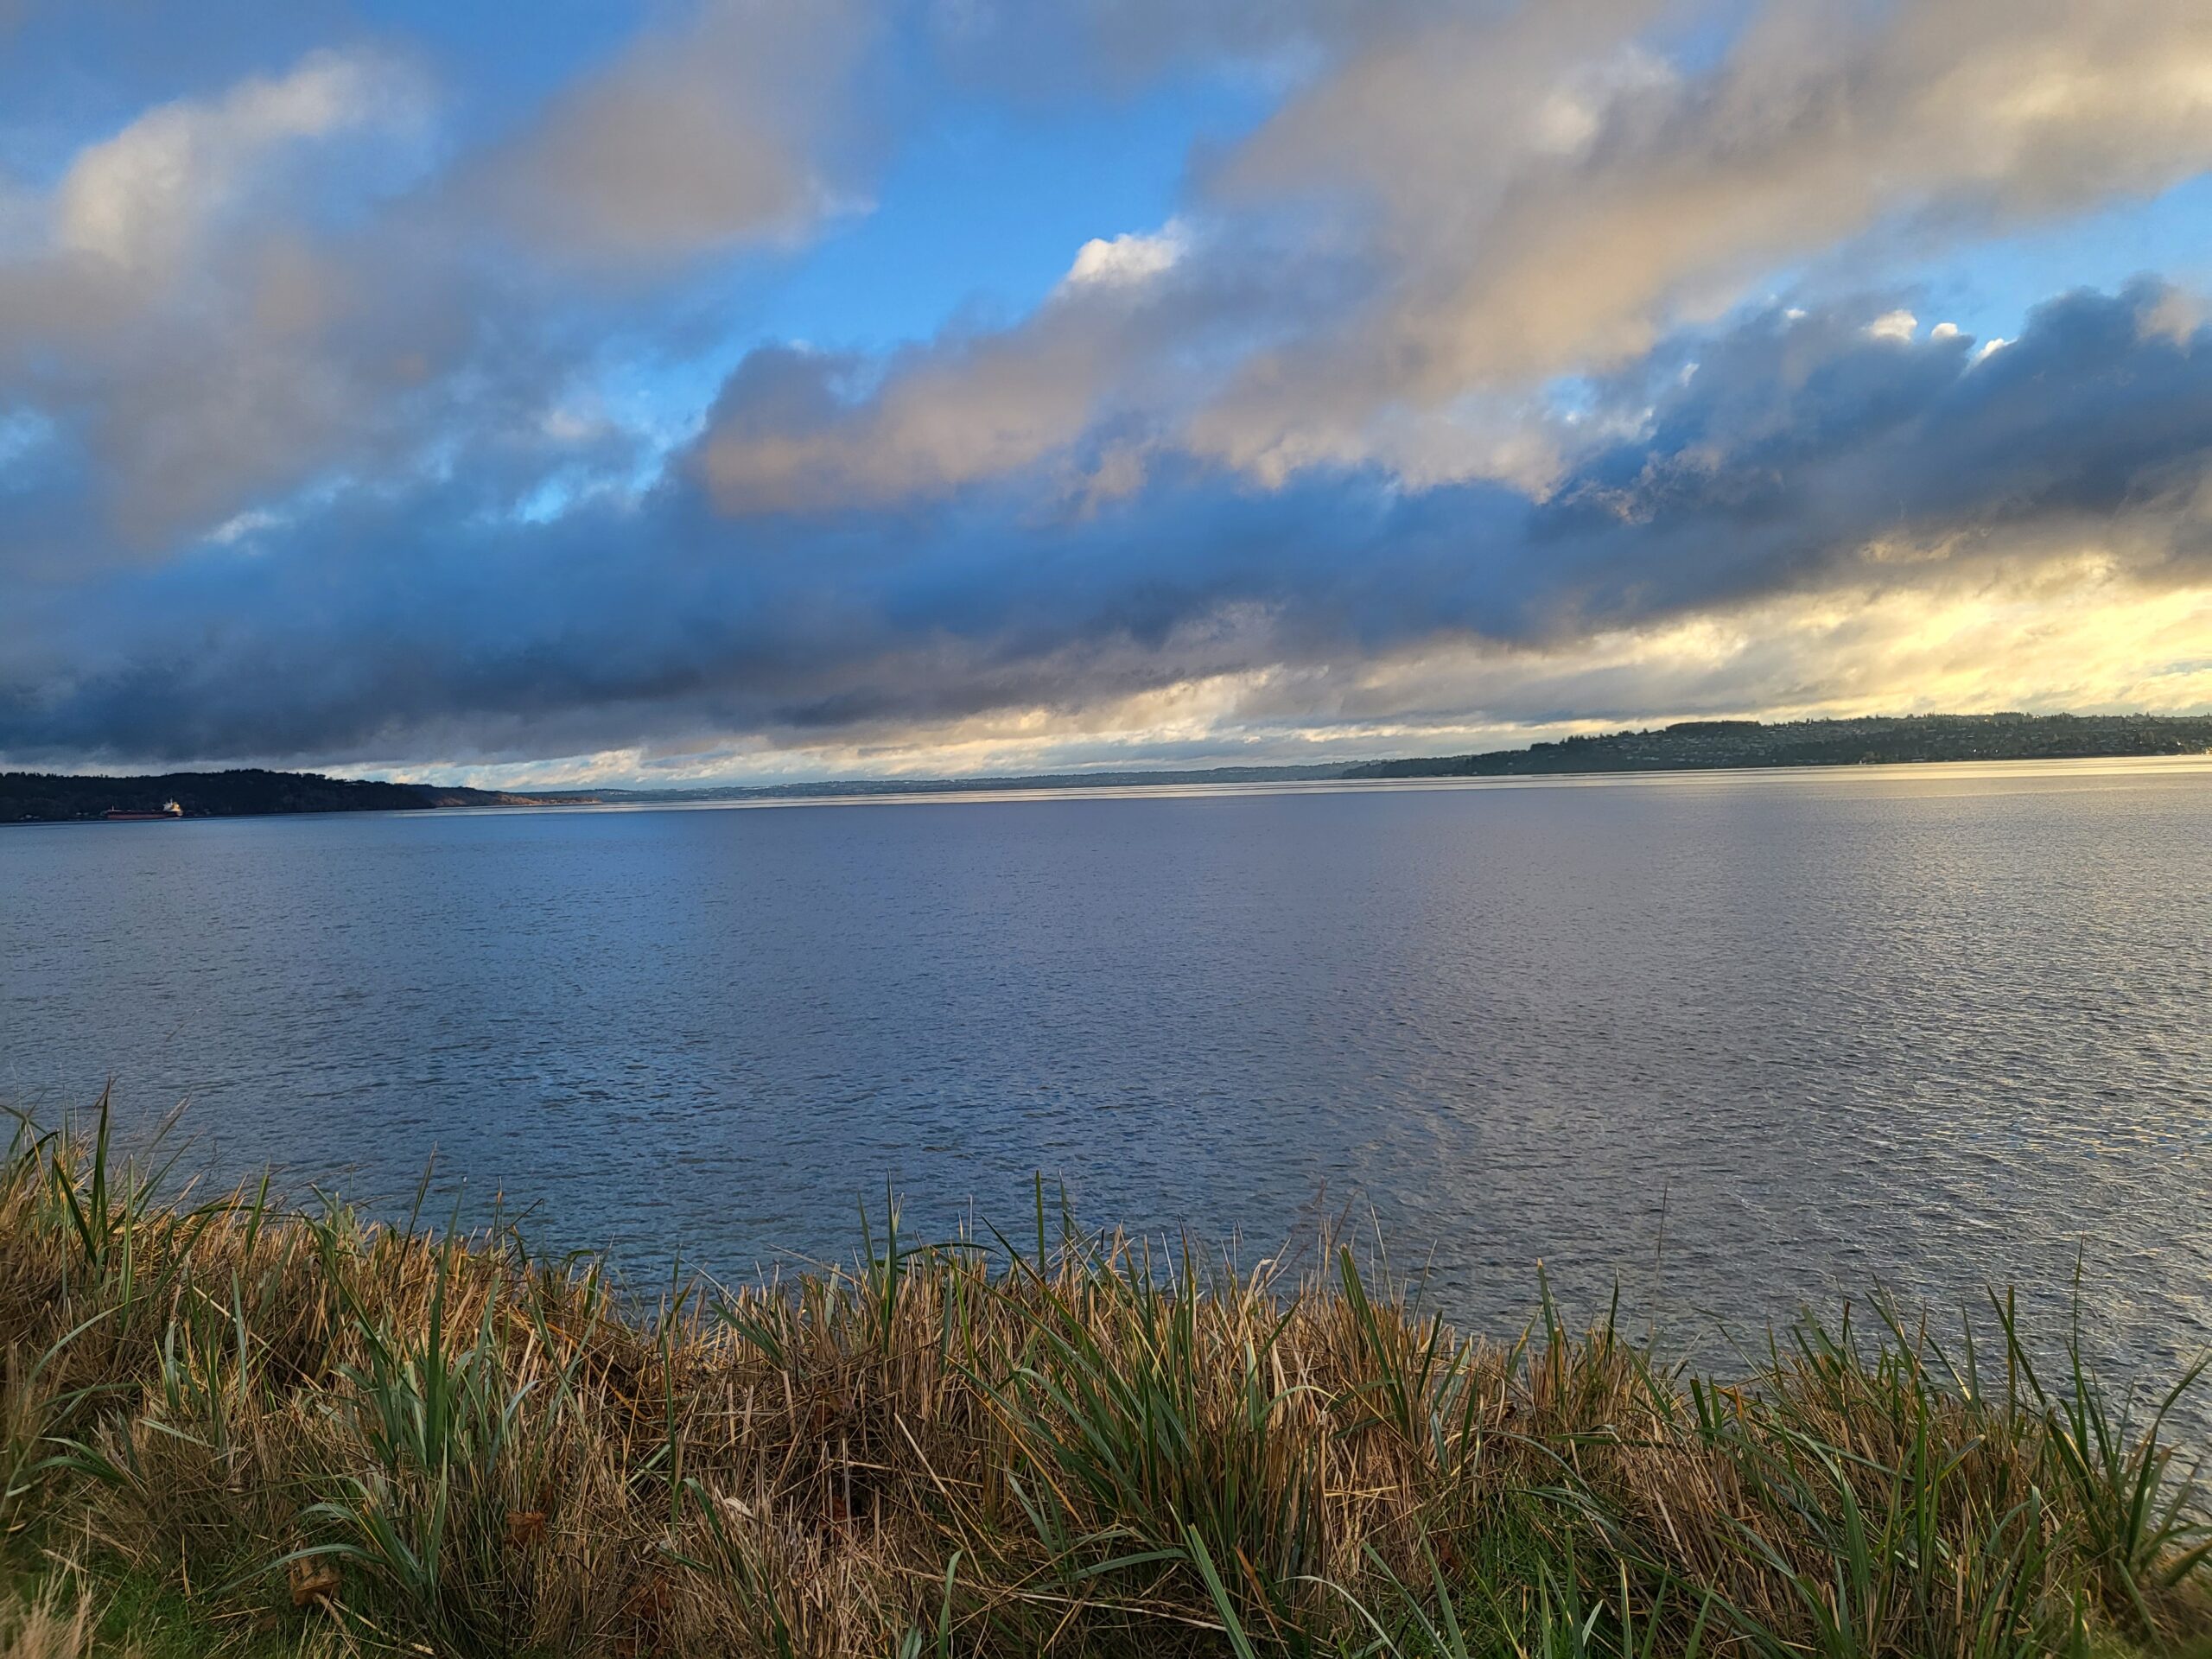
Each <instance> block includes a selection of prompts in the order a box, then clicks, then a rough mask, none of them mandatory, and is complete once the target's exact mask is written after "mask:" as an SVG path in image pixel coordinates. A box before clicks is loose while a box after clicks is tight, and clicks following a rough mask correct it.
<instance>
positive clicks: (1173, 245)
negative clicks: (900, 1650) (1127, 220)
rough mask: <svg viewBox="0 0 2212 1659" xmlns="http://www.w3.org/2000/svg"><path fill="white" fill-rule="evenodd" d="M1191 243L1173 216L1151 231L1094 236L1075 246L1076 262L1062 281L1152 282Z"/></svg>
mask: <svg viewBox="0 0 2212 1659" xmlns="http://www.w3.org/2000/svg"><path fill="white" fill-rule="evenodd" d="M1188 248H1189V239H1188V237H1187V236H1186V234H1185V232H1184V229H1183V227H1182V226H1181V225H1180V224H1179V223H1178V222H1176V221H1175V220H1173V219H1171V220H1169V221H1168V222H1167V224H1166V225H1165V226H1162V227H1161V228H1160V229H1159V230H1157V231H1154V232H1150V233H1146V232H1139V231H1131V232H1128V233H1127V234H1125V235H1122V236H1117V237H1115V238H1112V239H1110V240H1109V239H1107V238H1103V237H1093V238H1090V241H1088V242H1086V243H1084V245H1083V246H1082V247H1080V248H1078V249H1077V250H1076V256H1075V263H1074V264H1071V265H1070V266H1069V267H1068V273H1067V275H1066V276H1065V277H1062V278H1061V282H1062V283H1063V284H1064V285H1065V286H1067V287H1071V288H1080V287H1083V286H1084V285H1086V284H1090V283H1103V284H1105V285H1107V286H1114V285H1118V284H1122V283H1144V282H1149V281H1150V280H1151V279H1152V278H1154V277H1159V276H1162V275H1164V274H1166V272H1168V271H1170V270H1173V269H1174V268H1175V266H1176V264H1177V263H1178V262H1179V261H1180V260H1181V258H1182V257H1183V255H1184V254H1185V251H1187V250H1188Z"/></svg>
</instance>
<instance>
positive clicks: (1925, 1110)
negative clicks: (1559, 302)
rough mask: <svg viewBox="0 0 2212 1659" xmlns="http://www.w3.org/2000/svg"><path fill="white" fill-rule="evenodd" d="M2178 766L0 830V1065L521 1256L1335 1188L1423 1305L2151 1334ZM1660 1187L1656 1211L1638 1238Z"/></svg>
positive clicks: (2205, 1100) (2162, 1293)
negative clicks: (1965, 1300)
mask: <svg viewBox="0 0 2212 1659" xmlns="http://www.w3.org/2000/svg"><path fill="white" fill-rule="evenodd" d="M2208 848H2212V769H2208V768H2207V767H2206V766H2203V765H2202V763H2198V764H2190V763H2168V764H2164V765H2159V764H2145V763H2133V764H2129V765H2125V766H2096V765H2089V766H2024V767H1916V768H1881V769H1874V768H1869V769H1854V770H1853V771H1850V772H1819V773H1802V772H1801V773H1791V774H1784V775H1758V776H1752V775H1746V774H1722V775H1707V776H1694V777H1681V776H1674V777H1665V778H1651V777H1643V778H1637V779H1618V780H1608V781H1605V782H1604V783H1597V784H1593V783H1590V782H1582V781H1578V782H1558V783H1530V782H1525V781H1516V782H1515V783H1512V784H1508V785H1482V786H1474V787H1458V788H1435V787H1408V786H1403V785H1401V786H1398V787H1394V788H1387V789H1371V788H1370V789H1362V790H1344V789H1332V788H1319V789H1316V788H1311V787H1307V788H1300V789H1291V790H1284V789H1271V790H1265V791H1249V790H1233V789H1232V790H1222V789H1210V790H1201V791H1191V790H1182V791H1144V792H1142V793H1141V795H1138V796H1135V797H1129V798H1119V797H1109V796H1101V795H1099V794H1096V793H1073V794H1071V795H1068V796H1066V797H1065V798H1024V799H1006V798H989V799H985V800H981V801H969V802H966V803H948V802H945V801H943V800H932V801H930V802H928V803H926V804H870V805H868V806H865V807H859V806H853V807H846V806H810V807H805V808H798V809H791V810H652V811H641V810H575V811H545V812H536V811H532V812H514V811H507V812H485V813H462V812H450V813H435V814H422V815H402V816H377V817H323V818H310V819H293V820H279V819H260V820H246V821H238V822H232V823H212V822H211V823H183V824H157V825H135V826H130V825H114V826H110V825H88V826H67V827H52V828H35V829H10V830H7V831H4V832H0V902H3V903H4V908H0V944H4V946H5V951H4V956H0V1094H4V1095H5V1096H8V1097H9V1098H11V1099H13V1100H14V1101H16V1102H17V1103H22V1104H28V1105H31V1106H34V1107H37V1108H41V1109H46V1110H48V1111H51V1110H53V1109H56V1108H58V1107H59V1106H60V1105H62V1104H65V1103H83V1102H85V1101H86V1100H88V1099H89V1098H91V1097H92V1096H94V1095H96V1094H97V1092H98V1090H99V1086H100V1084H101V1083H102V1081H103V1080H104V1078H105V1077H107V1076H108V1075H109V1074H110V1073H112V1074H113V1075H114V1076H115V1077H116V1079H117V1081H118V1094H119V1097H120V1099H121V1100H122V1102H123V1103H124V1107H125V1109H127V1110H129V1111H130V1112H131V1113H133V1114H135V1115H136V1116H137V1117H138V1118H139V1119H140V1120H141V1121H142V1122H143V1121H147V1120H150V1119H151V1118H153V1117H156V1116H159V1114H160V1113H161V1112H162V1110H163V1109H166V1108H167V1107H168V1106H169V1105H170V1104H171V1103H174V1102H175V1100H177V1099H180V1098H184V1099H188V1100H189V1101H190V1102H191V1106H190V1109H189V1111H188V1116H187V1122H188V1124H189V1125H191V1126H192V1128H193V1129H194V1131H195V1132H196V1134H197V1135H198V1136H199V1137H200V1148H201V1150H202V1152H203V1153H204V1154H205V1155H206V1156H207V1157H210V1158H213V1159H214V1160H217V1161H218V1162H219V1163H220V1164H221V1165H223V1166H226V1167H227V1168H231V1169H240V1168H245V1167H249V1166H257V1165H258V1164H259V1163H260V1162H262V1161H263V1160H270V1161H274V1162H276V1163H277V1164H278V1165H279V1166H282V1167H283V1169H284V1170H285V1171H287V1172H288V1173H289V1176H290V1178H291V1179H293V1180H294V1181H295V1182H296V1183H303V1182H305V1181H308V1180H310V1179H313V1180H327V1179H332V1178H334V1177H335V1178H338V1179H340V1180H341V1181H342V1182H343V1184H345V1185H347V1186H348V1187H349V1188H351V1189H352V1190H354V1191H366V1192H372V1193H377V1194H381V1195H385V1196H386V1197H391V1196H392V1195H404V1194H406V1193H408V1192H411V1190H412V1187H413V1185H414V1182H415V1179H416V1176H417V1175H418V1174H419V1173H420V1172H421V1169H422V1166H423V1160H424V1159H425V1158H426V1157H427V1156H428V1155H429V1153H430V1152H431V1150H432V1149H433V1148H434V1147H435V1148H436V1149H437V1150H438V1152H439V1154H440V1156H441V1160H442V1166H443V1167H445V1168H446V1169H447V1170H448V1171H450V1172H453V1173H456V1174H463V1175H465V1176H466V1177H467V1179H468V1181H469V1182H470V1183H471V1185H472V1186H473V1187H474V1189H475V1190H477V1191H479V1192H483V1191H488V1190H489V1189H491V1188H493V1187H499V1188H504V1189H505V1192H507V1193H508V1194H509V1195H510V1197H511V1198H512V1199H514V1200H516V1201H518V1202H523V1203H527V1204H530V1205H535V1206H537V1220H536V1222H535V1225H536V1227H537V1230H538V1232H539V1234H540V1235H541V1236H543V1238H544V1240H545V1242H547V1243H563V1244H571V1245H576V1244H591V1243H614V1244H616V1245H617V1246H619V1247H620V1248H621V1249H622V1250H623V1252H624V1255H625V1258H626V1260H627V1261H630V1262H633V1263H638V1264H640V1265H643V1264H645V1263H647V1262H649V1261H650V1260H651V1259H652V1257H653V1255H654V1254H655V1253H657V1252H660V1251H664V1249H666V1248H667V1247H668V1246H670V1245H671V1244H680V1245H681V1247H682V1249H683V1252H684V1254H685V1255H686V1257H687V1258H689V1259H692V1260H696V1261H699V1262H703V1263H706V1264H708V1265H710V1266H712V1267H714V1268H717V1269H720V1270H723V1271H728V1272H742V1271H744V1270H746V1269H747V1268H750V1267H751V1266H752V1264H753V1263H754V1262H757V1261H759V1260H761V1259H763V1258H772V1257H773V1256H775V1255H777V1254H778V1253H779V1252H782V1251H785V1250H797V1251H800V1252H807V1253H823V1252H842V1250H844V1249H846V1248H847V1247H849V1245H850V1244H851V1243H853V1241H854V1240H855V1236H856V1234H857V1225H858V1224H857V1220H856V1207H857V1205H859V1204H860V1203H861V1202H862V1201H863V1200H864V1199H866V1198H868V1197H869V1196H870V1195H871V1194H873V1195H875V1196H876V1197H877V1198H880V1193H881V1192H882V1189H883V1184H884V1182H885V1181H886V1179H890V1180H892V1181H894V1182H896V1183H897V1184H898V1185H899V1186H900V1187H901V1188H902V1189H903V1190H904V1191H905V1192H906V1195H907V1209H908V1217H909V1219H908V1225H909V1227H910V1229H926V1228H927V1227H931V1226H936V1227H945V1228H949V1227H950V1226H951V1225H952V1224H954V1223H955V1221H956V1220H957V1217H959V1216H960V1215H961V1214H963V1205H964V1201H965V1200H966V1199H968V1198H970V1197H971V1196H972V1197H973V1198H976V1200H977V1201H978V1203H979V1204H980V1205H982V1208H983V1209H984V1211H986V1212H987V1213H988V1214H991V1215H993V1216H997V1217H1017V1216H1020V1215H1023V1214H1026V1212H1027V1205H1028V1202H1029V1199H1028V1190H1029V1181H1030V1178H1031V1175H1032V1173H1033V1172H1035V1171H1039V1170H1041V1171H1043V1172H1045V1173H1046V1174H1047V1176H1048V1177H1064V1178H1065V1179H1066V1181H1067V1183H1068V1185H1069V1186H1070V1188H1071V1192H1073V1194H1074V1195H1075V1198H1076V1199H1077V1204H1078V1205H1079V1208H1080V1210H1081V1211H1082V1212H1083V1213H1084V1215H1086V1216H1088V1217H1092V1218H1096V1219H1126V1220H1128V1221H1129V1222H1132V1223H1134V1224H1138V1225H1141V1226H1145V1227H1148V1228H1171V1227H1179V1226H1187V1227H1188V1228H1189V1229H1190V1230H1192V1231H1193V1232H1194V1233H1196V1234H1197V1235H1198V1236H1202V1237H1206V1238H1218V1237H1220V1236H1224V1234H1227V1233H1229V1232H1230V1231H1232V1230H1234V1231H1236V1232H1237V1233H1239V1234H1241V1235H1242V1236H1243V1240H1244V1241H1245V1246H1244V1253H1245V1255H1247V1256H1248V1257H1249V1256H1254V1255H1262V1254H1265V1253H1268V1252H1269V1251H1271V1250H1272V1249H1274V1247H1275V1246H1276V1245H1277V1244H1279V1243H1281V1242H1282V1241H1283V1240H1285V1239H1286V1238H1290V1237H1298V1238H1304V1237H1306V1236H1310V1234H1311V1231H1312V1230H1313V1226H1314V1225H1315V1224H1316V1222H1317V1220H1318V1219H1319V1217H1322V1216H1323V1215H1325V1214H1334V1213H1338V1211H1342V1210H1344V1208H1345V1207H1347V1206H1351V1208H1352V1209H1353V1210H1354V1211H1355V1212H1357V1213H1364V1207H1365V1206H1369V1205H1371V1206H1372V1207H1373V1208H1374V1210H1375V1211H1376V1212H1378V1214H1379V1216H1380V1217H1381V1219H1382V1223H1383V1230H1384V1232H1385V1235H1386V1236H1387V1237H1388V1238H1389V1240H1390V1241H1391V1243H1392V1244H1393V1246H1394V1249H1395V1255H1396V1257H1397V1260H1398V1262H1399V1263H1400V1264H1401V1265H1408V1264H1420V1263H1426V1264H1427V1267H1428V1269H1429V1271H1430V1273H1431V1275H1432V1282H1433V1284H1434V1286H1435V1287H1436V1291H1437V1294H1439V1295H1440V1297H1441V1298H1442V1299H1443V1300H1445V1301H1446V1303H1447V1304H1448V1305H1449V1306H1452V1308H1453V1309H1454V1310H1455V1311H1456V1312H1457V1313H1459V1314H1460V1315H1461V1316H1462V1317H1463V1318H1465V1319H1469V1320H1471V1321H1475V1322H1478V1323H1496V1322H1497V1321H1500V1320H1503V1319H1509V1318H1512V1319H1517V1317H1518V1316H1519V1314H1520V1313H1521V1312H1522V1310H1524V1309H1525V1307H1526V1306H1527V1305H1528V1302H1529V1298H1530V1296H1531V1294H1532V1293H1533V1289H1534V1284H1535V1265H1536V1263H1537V1262H1538V1260H1539V1259H1540V1258H1541V1260H1542V1261H1543V1262H1544V1263H1545V1265H1546V1268H1547V1270H1548V1274H1549V1276H1550V1279H1551V1281H1552V1283H1553V1284H1554V1287H1557V1288H1559V1289H1560V1291H1561V1293H1562V1294H1565V1295H1566V1296H1567V1297H1569V1298H1570V1299H1573V1300H1577V1301H1580V1303H1581V1304H1582V1305H1584V1306H1589V1305H1590V1304H1591V1303H1592V1301H1593V1300H1596V1299H1599V1298H1602V1297H1603V1296H1604V1295H1605V1294H1607V1293H1608V1292H1609V1291H1610V1289H1611V1287H1612V1286H1613V1284H1614V1283H1615V1281H1618V1282H1619V1284H1620V1286H1621V1287H1622V1290H1623V1294H1624V1301H1625V1303H1626V1305H1627V1306H1628V1307H1629V1308H1630V1311H1631V1313H1632V1314H1634V1315H1635V1316H1637V1318H1638V1319H1642V1318H1643V1317H1645V1316H1652V1317H1659V1318H1662V1319H1667V1320H1669V1321H1670V1322H1672V1323H1673V1324H1674V1325H1675V1326H1677V1327H1679V1326H1680V1325H1682V1324H1683V1323H1684V1322H1685V1320H1686V1319H1687V1318H1688V1311H1690V1310H1695V1309H1700V1308H1712V1309H1726V1310H1728V1311H1730V1312H1731V1313H1735V1314H1738V1315H1741V1316H1745V1317H1747V1318H1754V1319H1755V1318H1758V1317H1759V1316H1763V1315H1766V1314H1770V1313H1776V1312H1783V1313H1786V1312H1788V1311H1789V1309H1790V1308H1791V1307H1792V1306H1795V1305H1796V1304H1797V1303H1799V1302H1801V1301H1804V1300H1813V1301H1816V1302H1822V1303H1832V1301H1833V1299H1834V1296H1835V1295H1836V1294H1838V1293H1839V1292H1840V1291H1841V1290H1845V1289H1849V1290H1853V1291H1863V1290H1864V1289H1865V1288H1866V1287H1868V1286H1869V1285H1871V1284H1872V1283H1875V1282H1877V1281H1882V1282H1887V1283H1891V1284H1893V1285H1895V1286H1897V1287H1899V1288H1901V1289H1902V1290H1903V1291H1904V1292H1905V1293H1906V1294H1910V1295H1914V1296H1921V1297H1929V1298H1934V1299H1936V1300H1940V1301H1942V1302H1945V1303H1949V1302H1953V1301H1955V1300H1956V1298H1957V1297H1958V1296H1960V1295H1961V1294H1963V1293H1964V1292H1966V1291H1967V1289H1969V1288H1970V1287H1973V1286H1974V1285H1975V1284H1977V1283H1978V1282H1980V1281H1983V1280H1985V1279H1992V1278H1994V1279H1999V1280H2012V1281H2020V1282H2022V1283H2023V1284H2024V1285H2029V1286H2040V1287H2055V1286H2063V1284H2064V1283H2065V1281H2067V1279H2068V1278H2069V1274H2071V1272H2072V1269H2073V1267H2074V1262H2075V1252H2076V1250H2077V1249H2086V1251H2087V1255H2088V1273H2089V1275H2090V1278H2091V1280H2092V1281H2093V1282H2094V1284H2095V1285H2096V1286H2097V1287H2098V1289H2099V1293H2100V1294H2099V1298H2098V1305H2097V1306H2096V1308H2095V1309H2094V1314H2095V1317H2096V1319H2097V1320H2098V1321H2099V1324H2100V1328H2101V1330H2104V1331H2106V1332H2109V1333H2110V1334H2111V1337H2112V1338H2113V1340H2115V1341H2118V1342H2120V1343H2122V1344H2125V1345H2126V1349H2127V1350H2128V1351H2129V1352H2130V1353H2132V1354H2134V1355H2136V1356H2138V1357H2163V1356H2166V1355H2170V1354H2171V1353H2174V1352H2177V1351H2181V1350H2183V1349H2187V1348H2190V1347H2192V1346H2194V1345H2195V1344H2197V1343H2200V1342H2202V1341H2203V1340H2205V1339H2206V1338H2207V1336H2208V1335H2212V1326H2208V1324H2207V1319H2208V1313H2212V1302H2209V1301H2208V1291H2207V1286H2208V1274H2207V1271H2206V1269H2207V1266H2208V1261H2212V1239H2209V1238H2208V1224H2207V1221H2206V1218H2205V1217H2206V1213H2207V1211H2206V1206H2205V1205H2204V1202H2203V1200H2204V1198H2205V1195H2206V1192H2207V1182H2206V1173H2207V1148H2208V1140H2212V1019H2208V1017H2207V1015H2208V1011H2212V873H2208V865H2207V860H2206V853H2207V849H2208ZM1662 1218H1663V1220H1662Z"/></svg>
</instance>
